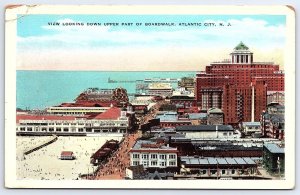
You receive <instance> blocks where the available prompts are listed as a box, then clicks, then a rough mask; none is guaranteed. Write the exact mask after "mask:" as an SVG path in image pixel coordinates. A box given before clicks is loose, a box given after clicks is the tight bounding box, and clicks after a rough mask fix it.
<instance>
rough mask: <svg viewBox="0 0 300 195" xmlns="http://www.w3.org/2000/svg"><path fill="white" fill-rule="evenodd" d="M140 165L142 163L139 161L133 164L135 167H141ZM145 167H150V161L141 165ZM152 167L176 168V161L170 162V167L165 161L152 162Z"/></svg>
mask: <svg viewBox="0 0 300 195" xmlns="http://www.w3.org/2000/svg"><path fill="white" fill-rule="evenodd" d="M139 164H140V162H139V161H133V162H132V165H133V166H137V165H139ZM141 164H142V165H143V166H144V167H149V161H143V162H142V163H141ZM150 166H155V167H156V166H160V167H165V166H176V161H170V162H169V165H167V162H165V161H162V162H159V163H158V162H157V161H151V162H150Z"/></svg>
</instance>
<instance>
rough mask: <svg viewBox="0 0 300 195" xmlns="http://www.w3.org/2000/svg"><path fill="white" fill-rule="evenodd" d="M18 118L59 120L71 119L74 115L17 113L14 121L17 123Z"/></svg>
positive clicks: (73, 118)
mask: <svg viewBox="0 0 300 195" xmlns="http://www.w3.org/2000/svg"><path fill="white" fill-rule="evenodd" d="M20 120H41V121H45V120H61V121H73V120H75V116H58V115H27V114H20V115H19V114H17V117H16V122H17V123H19V121H20Z"/></svg>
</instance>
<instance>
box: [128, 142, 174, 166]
mask: <svg viewBox="0 0 300 195" xmlns="http://www.w3.org/2000/svg"><path fill="white" fill-rule="evenodd" d="M177 152H178V150H177V148H173V147H169V146H165V145H164V144H162V143H156V142H153V141H149V140H138V141H137V142H136V143H135V145H134V146H133V148H132V149H131V150H130V152H129V153H130V166H137V165H143V166H144V167H145V168H149V167H151V168H155V167H156V168H167V167H177Z"/></svg>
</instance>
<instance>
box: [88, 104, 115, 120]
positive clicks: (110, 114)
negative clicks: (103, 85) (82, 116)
mask: <svg viewBox="0 0 300 195" xmlns="http://www.w3.org/2000/svg"><path fill="white" fill-rule="evenodd" d="M120 116H121V109H120V108H116V107H112V108H110V109H108V110H107V111H106V112H103V113H100V114H98V115H96V116H95V117H94V118H93V119H98V120H107V119H115V120H116V119H118V118H119V117H120Z"/></svg>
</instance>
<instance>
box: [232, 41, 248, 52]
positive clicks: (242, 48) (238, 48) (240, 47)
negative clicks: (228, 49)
mask: <svg viewBox="0 0 300 195" xmlns="http://www.w3.org/2000/svg"><path fill="white" fill-rule="evenodd" d="M234 50H249V47H247V46H246V45H245V44H244V43H243V42H242V41H241V42H240V43H239V44H238V45H237V46H236V47H235V48H234Z"/></svg>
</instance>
